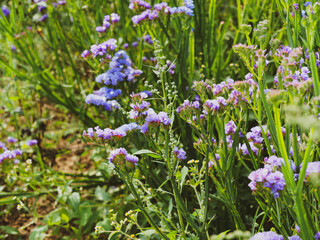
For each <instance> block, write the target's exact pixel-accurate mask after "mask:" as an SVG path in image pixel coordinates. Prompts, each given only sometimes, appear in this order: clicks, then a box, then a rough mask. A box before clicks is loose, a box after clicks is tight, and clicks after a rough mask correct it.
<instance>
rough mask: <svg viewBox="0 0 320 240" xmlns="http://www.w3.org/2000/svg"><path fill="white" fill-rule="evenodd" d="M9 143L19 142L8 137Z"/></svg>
mask: <svg viewBox="0 0 320 240" xmlns="http://www.w3.org/2000/svg"><path fill="white" fill-rule="evenodd" d="M7 142H8V143H16V142H18V140H17V139H16V138H13V137H8V138H7Z"/></svg>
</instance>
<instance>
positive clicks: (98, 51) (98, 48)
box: [90, 38, 117, 57]
mask: <svg viewBox="0 0 320 240" xmlns="http://www.w3.org/2000/svg"><path fill="white" fill-rule="evenodd" d="M116 43H117V40H115V39H113V38H111V39H108V40H107V41H105V42H103V43H100V44H95V45H92V46H91V48H90V51H91V52H92V54H93V56H94V57H97V56H103V55H105V54H107V53H108V50H109V51H114V50H115V49H116V48H117V45H116Z"/></svg>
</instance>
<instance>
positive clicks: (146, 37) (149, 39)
mask: <svg viewBox="0 0 320 240" xmlns="http://www.w3.org/2000/svg"><path fill="white" fill-rule="evenodd" d="M144 41H145V42H147V43H149V44H150V45H153V41H152V39H151V36H150V35H145V36H144Z"/></svg>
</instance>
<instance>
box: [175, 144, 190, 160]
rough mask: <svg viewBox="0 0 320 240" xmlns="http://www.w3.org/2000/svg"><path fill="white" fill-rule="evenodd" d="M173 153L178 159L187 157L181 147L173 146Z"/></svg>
mask: <svg viewBox="0 0 320 240" xmlns="http://www.w3.org/2000/svg"><path fill="white" fill-rule="evenodd" d="M174 155H175V156H176V157H177V158H178V159H180V160H185V159H186V158H187V156H186V152H185V151H184V150H183V149H182V148H180V149H178V147H175V148H174Z"/></svg>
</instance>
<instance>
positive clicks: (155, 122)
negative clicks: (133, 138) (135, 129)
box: [141, 108, 171, 133]
mask: <svg viewBox="0 0 320 240" xmlns="http://www.w3.org/2000/svg"><path fill="white" fill-rule="evenodd" d="M146 113H147V114H146V118H145V123H144V124H143V125H142V126H141V132H142V133H148V132H149V130H151V129H153V128H158V127H159V126H160V125H161V126H163V127H165V128H166V127H168V126H170V124H171V119H170V118H169V117H168V114H167V113H166V112H159V113H158V114H157V113H156V112H155V111H154V110H153V109H152V108H149V109H148V110H147V112H146Z"/></svg>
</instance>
